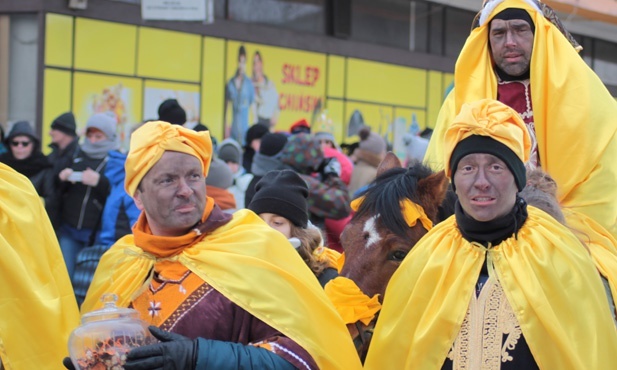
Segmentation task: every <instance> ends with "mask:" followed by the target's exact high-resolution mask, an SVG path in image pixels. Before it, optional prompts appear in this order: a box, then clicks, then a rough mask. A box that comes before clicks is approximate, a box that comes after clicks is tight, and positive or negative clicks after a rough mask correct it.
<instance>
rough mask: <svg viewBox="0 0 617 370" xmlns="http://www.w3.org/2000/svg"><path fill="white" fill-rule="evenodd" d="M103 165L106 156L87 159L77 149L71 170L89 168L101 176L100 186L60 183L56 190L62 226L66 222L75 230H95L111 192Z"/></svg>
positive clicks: (84, 154)
mask: <svg viewBox="0 0 617 370" xmlns="http://www.w3.org/2000/svg"><path fill="white" fill-rule="evenodd" d="M106 162H107V157H105V158H103V159H94V158H90V157H89V156H88V155H87V154H86V153H84V152H83V151H81V150H78V152H77V153H76V155H75V156H74V158H73V163H72V164H71V166H70V168H71V169H72V170H73V171H75V172H77V171H84V170H86V169H87V168H90V169H92V170H94V171H96V172H98V173H99V174H100V175H101V177H100V179H99V183H98V184H97V185H96V186H94V187H93V186H88V185H84V184H83V183H81V182H75V183H71V182H69V181H63V182H62V184H61V185H60V187H59V189H58V194H59V195H60V201H61V208H60V220H61V222H62V223H66V224H68V225H69V226H71V227H74V228H76V229H78V230H82V229H95V228H96V227H97V225H98V223H99V219H100V217H101V215H102V213H103V207H104V206H105V201H106V200H107V196H108V195H109V192H110V189H111V186H110V183H109V179H107V177H106V176H105V173H104V171H105V164H106Z"/></svg>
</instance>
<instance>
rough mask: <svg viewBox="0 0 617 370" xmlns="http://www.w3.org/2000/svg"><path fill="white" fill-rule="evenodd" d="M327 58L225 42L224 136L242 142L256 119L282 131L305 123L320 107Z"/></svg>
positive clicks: (256, 45)
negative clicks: (299, 122) (302, 121)
mask: <svg viewBox="0 0 617 370" xmlns="http://www.w3.org/2000/svg"><path fill="white" fill-rule="evenodd" d="M325 66H326V56H325V55H324V54H319V53H312V52H307V51H302V50H294V49H285V48H280V47H274V46H267V45H260V44H251V43H242V42H238V41H229V42H228V43H227V64H226V73H225V76H226V79H225V136H226V137H233V138H234V139H235V140H237V141H238V142H240V143H242V142H243V140H244V134H245V132H246V130H247V129H248V127H250V126H251V125H253V124H255V123H261V124H265V125H268V126H270V128H271V130H273V131H287V130H289V127H290V126H291V125H292V124H293V123H294V122H296V121H298V120H300V119H302V118H304V119H307V120H309V121H310V119H311V117H312V116H313V114H314V112H315V110H316V109H319V107H320V106H322V105H323V100H324V97H325V87H326V83H325V80H326V73H325Z"/></svg>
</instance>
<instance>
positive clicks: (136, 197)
mask: <svg viewBox="0 0 617 370" xmlns="http://www.w3.org/2000/svg"><path fill="white" fill-rule="evenodd" d="M133 200H134V201H135V205H136V206H137V209H139V210H140V211H143V210H144V203H143V202H142V201H141V191H140V190H139V189H137V190H135V195H133Z"/></svg>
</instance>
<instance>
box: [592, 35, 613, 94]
mask: <svg viewBox="0 0 617 370" xmlns="http://www.w3.org/2000/svg"><path fill="white" fill-rule="evenodd" d="M593 55H594V59H593V69H594V70H595V71H596V73H597V74H598V76H599V77H600V79H601V80H602V81H603V82H604V83H605V84H610V85H617V44H615V43H612V42H608V41H603V40H595V42H594V49H593Z"/></svg>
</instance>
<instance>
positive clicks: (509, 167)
mask: <svg viewBox="0 0 617 370" xmlns="http://www.w3.org/2000/svg"><path fill="white" fill-rule="evenodd" d="M530 145H531V140H530V138H529V132H528V130H527V128H526V127H525V124H524V122H523V121H522V119H521V118H520V116H519V115H518V114H517V112H516V111H514V110H513V109H511V108H509V107H508V106H506V105H504V104H503V103H500V102H498V101H496V100H492V99H484V100H480V101H477V102H474V103H469V104H464V105H463V106H462V108H461V112H460V113H459V115H458V116H457V117H456V118H455V119H454V122H453V123H452V126H451V127H450V129H449V130H448V131H447V132H446V136H445V145H444V146H445V149H444V157H445V158H446V163H448V166H447V167H446V174H447V175H448V177H450V178H451V180H452V185H453V188H454V190H455V191H456V194H457V196H458V201H457V203H456V207H455V215H454V216H453V217H450V218H449V219H447V220H446V221H444V222H442V223H440V224H438V225H437V226H435V227H434V228H433V229H431V230H430V231H429V232H428V234H426V235H425V236H424V237H423V238H422V240H420V242H418V244H416V246H414V248H413V249H412V250H411V252H410V253H409V254H408V255H407V257H406V258H405V260H404V261H403V263H402V264H401V266H400V267H399V268H398V270H397V271H396V272H395V273H394V275H393V276H392V279H391V280H390V283H389V285H388V288H387V290H386V293H385V296H384V304H383V308H382V311H381V315H380V317H379V320H378V321H377V326H376V328H375V333H374V336H373V340H372V342H371V347H370V348H369V352H368V356H367V360H366V363H365V368H366V369H403V368H404V369H423V370H429V369H560V370H568V369H579V370H582V369H596V370H601V369H612V368H614V366H615V365H614V364H615V363H616V361H617V351H615V349H616V348H617V330H615V325H614V323H613V320H612V317H611V313H610V310H609V308H608V305H607V303H606V295H605V292H604V287H603V284H602V281H601V279H600V277H599V275H598V273H597V271H596V269H595V267H594V264H593V261H592V259H591V257H590V256H589V253H587V251H586V250H585V248H584V247H583V246H582V245H581V243H580V242H579V241H578V239H577V238H576V236H574V234H572V232H571V231H569V230H568V229H567V228H565V227H564V226H563V225H561V224H560V223H559V222H557V221H556V220H555V219H554V218H552V217H551V216H549V215H548V214H546V213H545V212H543V211H540V210H538V209H537V208H534V207H531V206H530V207H528V206H527V204H526V203H525V201H524V200H523V199H522V198H520V197H519V196H518V195H517V194H518V192H519V191H521V190H522V189H523V187H524V186H525V182H526V180H525V166H524V162H526V161H527V160H528V157H529V147H530Z"/></svg>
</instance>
